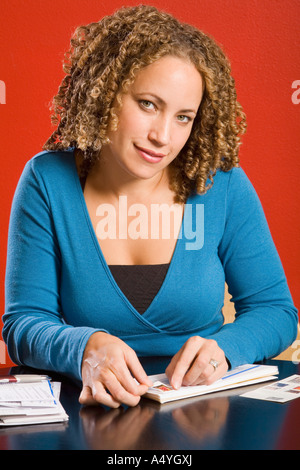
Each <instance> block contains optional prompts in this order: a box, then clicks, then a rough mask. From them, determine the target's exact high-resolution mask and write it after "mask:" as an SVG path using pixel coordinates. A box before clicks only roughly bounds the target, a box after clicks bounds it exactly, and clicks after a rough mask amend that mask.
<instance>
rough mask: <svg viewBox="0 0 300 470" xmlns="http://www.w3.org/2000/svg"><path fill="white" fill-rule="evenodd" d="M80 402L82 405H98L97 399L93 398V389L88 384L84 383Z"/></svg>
mask: <svg viewBox="0 0 300 470" xmlns="http://www.w3.org/2000/svg"><path fill="white" fill-rule="evenodd" d="M79 403H81V404H82V405H96V404H97V401H96V400H95V399H94V398H93V395H92V391H91V389H90V387H89V386H88V385H84V386H83V388H82V390H81V393H80V395H79Z"/></svg>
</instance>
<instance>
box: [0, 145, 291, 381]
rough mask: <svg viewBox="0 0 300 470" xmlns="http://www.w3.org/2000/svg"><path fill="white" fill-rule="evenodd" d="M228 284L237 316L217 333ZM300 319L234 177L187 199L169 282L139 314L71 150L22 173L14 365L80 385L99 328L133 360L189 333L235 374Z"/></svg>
mask: <svg viewBox="0 0 300 470" xmlns="http://www.w3.org/2000/svg"><path fill="white" fill-rule="evenodd" d="M191 221H192V222H193V225H192V226H191ZM196 231H197V232H196ZM195 234H197V236H196V235H195ZM193 235H194V239H193ZM225 281H226V282H227V284H228V286H229V291H230V293H231V295H232V299H233V301H234V303H235V309H236V312H237V314H236V320H235V321H234V322H233V323H231V324H226V325H223V323H224V318H223V315H222V306H223V300H224V283H225ZM297 320H298V318H297V311H296V309H295V307H294V305H293V301H292V299H291V295H290V292H289V289H288V286H287V282H286V278H285V274H284V271H283V268H282V265H281V262H280V259H279V256H278V254H277V252H276V249H275V247H274V244H273V241H272V238H271V235H270V233H269V229H268V226H267V223H266V220H265V216H264V213H263V210H262V208H261V204H260V202H259V200H258V197H257V195H256V193H255V191H254V189H253V187H252V185H251V183H250V182H249V180H248V178H247V176H246V175H245V173H244V171H243V170H242V169H241V168H235V169H233V170H231V171H230V172H222V171H219V172H218V173H217V175H216V177H215V182H214V185H213V187H212V189H210V190H209V191H208V192H207V194H205V195H202V196H200V195H192V196H191V197H190V198H189V199H188V201H187V204H186V207H185V211H184V216H183V221H182V226H181V232H180V235H179V237H178V239H177V242H176V247H175V250H174V253H173V257H172V260H171V263H170V266H169V269H168V271H167V274H166V277H165V279H164V282H163V284H162V286H161V288H160V290H159V292H158V293H157V295H156V296H155V298H154V300H153V301H152V303H151V304H150V306H149V307H148V308H147V310H146V311H145V313H144V314H143V315H140V314H139V313H138V312H137V311H136V310H135V308H134V307H133V306H132V305H131V304H130V302H129V301H128V299H127V298H126V297H125V295H124V294H123V293H122V291H121V290H120V288H119V287H118V285H117V284H116V282H115V280H114V278H113V276H112V274H111V272H110V269H109V267H108V265H107V263H106V261H105V259H104V256H103V254H102V252H101V249H100V246H99V243H98V239H97V237H96V233H95V231H94V229H93V226H92V223H91V220H90V217H89V214H88V211H87V207H86V204H85V199H84V196H83V192H82V188H81V185H80V180H79V178H78V174H77V170H76V164H75V158H74V152H73V151H72V150H70V151H64V152H41V153H39V154H38V155H36V156H35V157H34V158H32V159H31V160H30V161H29V162H28V163H27V164H26V166H25V169H24V171H23V174H22V176H21V178H20V181H19V184H18V186H17V189H16V193H15V197H14V200H13V205H12V212H11V219H10V227H9V237H8V255H7V271H6V293H5V314H4V316H3V323H4V328H3V338H4V339H5V341H6V343H7V346H8V351H9V354H10V357H11V359H12V360H13V361H14V362H15V363H16V364H24V365H28V366H31V367H36V368H41V369H46V370H49V371H59V372H61V373H64V374H66V375H69V376H71V377H73V378H76V379H80V378H81V361H82V355H83V351H84V348H85V345H86V342H87V340H88V339H89V337H90V335H91V334H92V333H94V332H95V331H106V332H108V333H110V334H112V335H115V336H118V337H119V338H121V339H122V340H124V341H125V342H126V343H127V344H128V345H129V346H131V347H132V348H133V349H134V350H135V351H136V353H137V354H138V356H140V357H141V356H154V355H164V356H169V355H174V354H175V353H176V352H177V351H178V350H179V349H180V347H181V346H182V345H183V344H184V342H185V341H186V340H187V339H188V338H189V337H190V336H194V335H199V336H202V337H205V338H212V339H215V340H216V341H217V343H218V344H219V346H220V347H221V348H222V349H223V350H224V352H225V355H226V357H227V358H228V360H229V361H230V363H231V366H232V367H235V366H237V365H239V364H242V363H252V362H255V361H259V360H262V359H264V358H267V357H272V356H274V355H277V354H279V353H280V352H281V351H283V350H284V349H286V347H288V346H289V345H290V344H291V342H292V341H293V340H294V339H295V337H296V330H297Z"/></svg>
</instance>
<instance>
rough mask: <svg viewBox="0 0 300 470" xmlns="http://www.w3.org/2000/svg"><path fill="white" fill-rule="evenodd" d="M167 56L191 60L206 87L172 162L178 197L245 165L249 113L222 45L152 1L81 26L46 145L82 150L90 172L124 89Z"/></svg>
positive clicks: (83, 169) (73, 42)
mask: <svg viewBox="0 0 300 470" xmlns="http://www.w3.org/2000/svg"><path fill="white" fill-rule="evenodd" d="M166 55H173V56H177V57H181V58H185V59H187V60H189V61H191V62H192V63H193V64H194V65H195V67H196V68H197V70H198V71H199V73H200V74H201V76H202V78H203V80H204V84H205V89H204V94H203V98H202V101H201V105H200V108H199V111H198V114H197V116H196V119H195V121H194V124H193V128H192V131H191V135H190V137H189V139H188V141H187V143H186V145H185V146H184V148H183V149H182V150H181V152H180V154H179V155H178V156H177V157H176V158H175V160H174V161H173V162H172V163H171V165H170V167H171V170H172V171H171V175H172V177H171V181H170V185H171V188H172V189H173V190H174V192H175V195H176V196H175V200H176V201H177V202H181V203H182V202H185V201H186V199H187V197H188V196H189V195H190V194H191V192H192V191H196V192H197V193H199V194H204V193H205V192H206V191H207V190H208V189H209V188H210V187H211V186H212V184H213V179H214V176H215V173H216V171H217V170H218V169H220V170H223V171H229V170H230V169H232V168H233V167H234V166H238V163H239V157H238V153H239V146H240V136H241V135H242V134H243V133H244V132H245V129H246V118H245V114H244V112H243V111H242V108H241V106H240V104H239V103H238V102H237V98H236V89H235V82H234V79H233V77H232V76H231V67H230V64H229V61H228V59H227V57H226V56H225V54H224V52H223V51H222V49H221V47H220V46H219V45H218V44H217V43H216V42H215V41H214V40H213V39H212V38H211V37H209V36H208V35H207V34H204V33H203V32H201V31H199V30H198V29H197V28H195V27H193V26H192V25H189V24H185V23H182V22H180V21H178V20H177V19H176V18H174V17H173V16H172V15H170V14H168V13H166V12H161V11H159V10H157V9H156V8H154V7H151V6H144V5H140V6H136V7H126V8H121V9H120V10H118V11H117V12H116V13H114V14H113V15H111V16H106V17H104V18H103V19H102V20H100V21H99V22H96V23H91V24H89V25H86V26H80V27H78V28H77V29H76V31H75V33H74V35H73V37H72V39H71V47H70V49H69V51H68V52H67V53H66V56H65V59H66V60H65V63H64V71H65V73H66V75H65V77H64V79H63V80H62V83H61V84H60V87H59V90H58V93H57V95H56V96H55V97H54V99H53V110H54V112H53V115H52V117H51V120H52V122H53V123H54V124H55V125H56V130H55V131H54V132H53V134H52V135H51V136H50V138H49V139H48V140H47V142H46V143H45V145H44V147H43V148H44V149H45V150H62V149H67V148H70V147H73V148H75V149H77V151H79V152H80V153H81V155H82V157H83V158H82V165H81V176H83V177H84V176H86V175H87V173H88V171H89V170H90V168H91V167H92V165H93V164H94V163H95V162H96V160H97V159H98V158H101V152H100V150H101V148H102V146H103V145H104V144H105V143H107V142H108V139H107V131H108V128H109V126H110V128H112V129H115V128H116V126H117V125H118V108H119V106H121V105H122V94H123V93H126V90H127V89H128V87H129V86H130V85H131V84H132V83H133V81H134V79H135V77H136V74H137V73H138V71H139V70H140V69H141V68H143V67H145V66H147V65H150V64H151V63H153V62H154V61H156V60H158V59H160V58H161V57H163V56H166Z"/></svg>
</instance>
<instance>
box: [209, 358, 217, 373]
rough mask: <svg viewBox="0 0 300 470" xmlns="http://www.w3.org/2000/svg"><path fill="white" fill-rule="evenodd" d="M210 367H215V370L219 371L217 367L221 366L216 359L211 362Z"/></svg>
mask: <svg viewBox="0 0 300 470" xmlns="http://www.w3.org/2000/svg"><path fill="white" fill-rule="evenodd" d="M209 363H210V365H211V366H213V368H214V369H215V371H216V370H217V367H218V366H219V365H220V362H218V361H216V360H215V359H211V360H210V361H209Z"/></svg>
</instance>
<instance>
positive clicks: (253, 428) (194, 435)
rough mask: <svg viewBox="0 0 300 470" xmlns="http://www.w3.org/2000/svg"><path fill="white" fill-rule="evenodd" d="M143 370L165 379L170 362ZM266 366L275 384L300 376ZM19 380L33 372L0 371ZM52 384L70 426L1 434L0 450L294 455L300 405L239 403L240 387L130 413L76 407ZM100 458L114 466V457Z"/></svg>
mask: <svg viewBox="0 0 300 470" xmlns="http://www.w3.org/2000/svg"><path fill="white" fill-rule="evenodd" d="M142 362H143V365H144V367H145V370H146V371H147V373H148V374H149V375H151V374H155V373H160V372H164V370H165V367H166V365H167V364H168V358H155V359H154V358H147V359H143V360H142ZM267 363H272V364H274V365H278V367H279V379H281V378H284V377H288V376H290V375H293V374H300V366H299V364H294V363H292V362H288V361H267ZM20 372H21V373H24V372H25V373H26V372H31V373H32V369H24V368H13V369H9V370H8V369H0V375H1V374H2V375H6V374H8V373H20ZM50 375H51V374H50ZM52 377H53V379H54V380H60V381H61V382H62V388H61V397H60V398H61V403H62V405H63V406H64V408H65V410H66V412H67V413H68V415H69V422H68V423H67V424H64V423H58V424H41V425H31V426H20V427H11V428H2V429H0V450H39V449H41V450H48V449H49V450H102V451H103V450H107V451H122V450H124V451H132V452H133V451H144V450H150V451H152V454H153V452H154V451H174V452H176V455H178V459H179V458H182V459H183V458H184V456H186V455H189V452H191V451H196V450H230V449H232V450H247V449H249V450H254V449H255V450H275V449H276V450H279V449H282V450H289V449H291V450H296V449H297V450H299V449H300V431H299V423H300V399H295V400H292V401H290V402H288V403H284V404H282V403H274V402H267V401H262V400H254V399H249V398H244V397H241V396H240V395H241V394H242V393H244V392H245V391H246V388H245V387H243V388H239V389H235V390H228V391H223V392H217V393H214V394H210V395H205V396H202V397H194V398H190V399H184V400H179V401H177V402H173V403H166V404H164V405H160V404H159V403H156V402H154V401H151V400H149V399H146V398H142V399H141V401H140V403H139V404H138V405H137V406H136V407H134V408H128V407H121V408H119V409H109V408H107V407H104V406H101V405H99V406H96V407H82V406H81V405H80V404H79V402H78V397H79V393H80V387H79V386H78V385H76V384H75V383H73V382H71V381H70V380H68V379H66V378H63V377H61V376H56V375H53V374H52ZM257 386H259V385H253V386H251V387H247V390H248V389H250V388H251V389H252V388H256V387H257ZM260 386H261V385H260ZM103 455H105V456H106V457H105V458H107V459H108V458H110V456H111V458H117V455H118V453H114V452H108V453H107V454H106V453H104V454H103ZM128 455H129V454H128ZM132 455H134V453H133V454H132ZM153 455H154V454H153ZM157 458H158V457H157ZM186 459H187V457H186ZM178 463H179V462H178ZM181 463H182V464H184V463H185V464H187V460H186V461H185V462H184V460H183V462H181Z"/></svg>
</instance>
